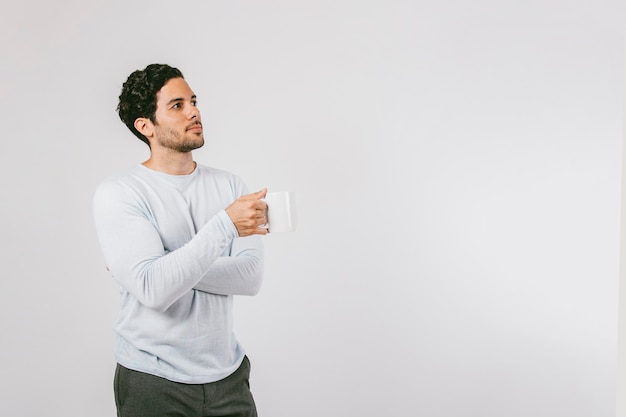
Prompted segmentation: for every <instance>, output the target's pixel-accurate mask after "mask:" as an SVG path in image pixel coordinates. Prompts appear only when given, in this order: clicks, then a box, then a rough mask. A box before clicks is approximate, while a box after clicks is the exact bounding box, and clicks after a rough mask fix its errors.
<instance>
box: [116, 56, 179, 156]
mask: <svg viewBox="0 0 626 417" xmlns="http://www.w3.org/2000/svg"><path fill="white" fill-rule="evenodd" d="M173 78H181V79H183V78H184V77H183V74H182V73H181V72H180V70H178V69H177V68H173V67H170V66H169V65H165V64H151V65H148V66H147V67H146V68H145V69H143V70H137V71H135V72H133V73H132V74H130V75H129V76H128V79H127V80H126V82H125V83H124V85H123V86H122V92H121V93H120V97H119V103H118V105H117V111H118V114H119V116H120V119H122V122H124V124H125V125H126V126H127V127H128V128H129V129H130V131H131V132H133V134H134V135H135V136H137V137H138V138H139V139H141V140H142V141H143V142H145V143H146V144H147V145H148V146H150V142H149V141H148V138H147V137H146V136H145V135H144V134H143V133H141V132H140V131H139V130H138V129H137V127H136V125H135V122H136V121H137V119H141V118H143V119H148V120H150V121H151V122H152V123H153V124H156V123H157V120H156V110H157V95H158V92H159V91H160V90H161V88H163V86H164V85H165V84H166V83H167V82H168V81H169V80H171V79H173Z"/></svg>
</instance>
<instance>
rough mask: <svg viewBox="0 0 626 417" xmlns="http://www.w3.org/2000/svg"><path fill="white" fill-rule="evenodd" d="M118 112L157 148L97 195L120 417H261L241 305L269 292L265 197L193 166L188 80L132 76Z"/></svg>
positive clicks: (164, 68)
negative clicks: (114, 310) (238, 328)
mask: <svg viewBox="0 0 626 417" xmlns="http://www.w3.org/2000/svg"><path fill="white" fill-rule="evenodd" d="M118 112H119V116H120V118H121V119H122V121H123V122H124V123H125V124H126V126H128V128H129V129H130V130H131V131H132V132H133V134H135V136H137V137H138V138H139V139H141V140H142V141H144V142H145V143H146V144H147V145H148V146H149V148H150V157H149V159H148V160H147V161H145V162H143V163H142V164H138V165H137V166H135V167H133V168H132V169H130V170H129V171H128V172H126V173H124V174H122V175H118V176H115V177H112V178H109V179H107V180H105V181H104V182H103V183H102V184H100V185H99V187H98V189H97V190H96V193H95V196H94V220H95V225H96V230H97V234H98V239H99V241H100V246H101V248H102V252H103V255H104V259H105V262H106V265H107V268H108V269H109V270H110V271H111V273H112V275H113V276H114V277H115V279H116V280H117V282H118V283H119V285H120V287H121V308H120V315H119V319H118V321H117V323H116V325H115V332H116V333H117V341H116V345H115V356H116V359H117V362H118V365H117V369H116V372H115V381H114V391H115V402H116V406H117V413H118V416H119V417H144V416H145V417H159V416H189V417H191V416H194V417H195V416H197V417H204V416H242V417H243V416H246V417H248V416H256V415H257V413H256V407H255V404H254V399H253V397H252V394H251V392H250V389H249V382H248V377H249V372H250V363H249V361H248V358H247V357H246V356H245V354H244V351H243V349H242V347H241V346H240V344H239V343H238V341H237V340H236V338H235V336H234V334H233V314H232V308H233V306H232V303H233V296H234V295H254V294H256V293H257V292H258V291H259V288H260V284H261V277H262V272H263V246H262V242H261V236H260V235H265V234H267V233H268V231H267V229H265V228H263V227H259V226H262V225H264V224H265V223H266V209H267V206H266V204H265V202H264V201H263V200H262V199H263V197H264V196H265V194H266V190H265V189H263V190H261V191H259V192H256V193H253V194H246V187H245V185H244V184H243V182H242V181H241V180H240V179H239V178H238V177H237V176H235V175H233V174H230V173H227V172H224V171H221V170H217V169H214V168H209V167H206V166H202V165H199V164H196V162H194V160H193V157H192V151H193V150H194V149H197V148H199V147H201V146H202V145H203V144H204V138H203V134H202V120H201V117H200V112H199V110H198V107H197V101H196V95H195V94H194V92H193V91H192V90H191V88H190V87H189V85H188V84H187V82H186V81H185V79H184V78H183V75H182V73H181V72H180V71H179V70H178V69H176V68H172V67H170V66H168V65H161V64H152V65H149V66H147V67H146V68H145V69H144V70H138V71H135V72H133V73H132V74H131V75H130V76H129V77H128V79H127V81H126V82H125V83H124V85H123V88H122V92H121V94H120V97H119V105H118Z"/></svg>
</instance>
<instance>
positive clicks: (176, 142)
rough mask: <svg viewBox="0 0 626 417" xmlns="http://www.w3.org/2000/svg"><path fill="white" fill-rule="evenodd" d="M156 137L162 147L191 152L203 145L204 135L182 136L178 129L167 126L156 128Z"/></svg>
mask: <svg viewBox="0 0 626 417" xmlns="http://www.w3.org/2000/svg"><path fill="white" fill-rule="evenodd" d="M156 139H157V141H158V142H159V144H160V145H161V146H162V147H164V148H167V149H171V150H173V151H176V152H180V153H187V152H191V151H193V150H194V149H198V148H201V147H202V146H203V145H204V137H203V136H202V135H194V134H189V135H185V136H182V135H181V134H180V133H179V132H178V131H176V130H174V129H168V128H163V129H161V128H157V135H156Z"/></svg>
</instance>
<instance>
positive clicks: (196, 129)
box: [187, 123, 202, 132]
mask: <svg viewBox="0 0 626 417" xmlns="http://www.w3.org/2000/svg"><path fill="white" fill-rule="evenodd" d="M187 130H191V131H194V132H202V123H194V124H192V125H191V126H189V127H188V128H187Z"/></svg>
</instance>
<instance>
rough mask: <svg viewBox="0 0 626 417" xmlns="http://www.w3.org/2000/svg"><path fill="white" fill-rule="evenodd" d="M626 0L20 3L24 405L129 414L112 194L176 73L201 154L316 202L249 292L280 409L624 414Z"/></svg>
mask: <svg viewBox="0 0 626 417" xmlns="http://www.w3.org/2000/svg"><path fill="white" fill-rule="evenodd" d="M624 6H625V5H624V4H623V2H622V1H618V0H581V1H571V0H525V1H514V0H504V1H503V0H474V1H461V0H443V1H438V2H435V1H425V0H415V1H408V0H405V1H402V0H385V1H383V0H367V1H364V0H360V1H356V0H334V1H330V0H322V1H312V0H304V1H287V0H283V1H278V0H271V1H252V0H248V1H233V0H228V1H227V0H221V1H195V2H192V1H177V2H165V1H147V0H146V1H135V2H130V1H122V0H119V1H109V2H106V1H104V0H91V1H85V0H74V1H70V0H62V1H56V2H46V1H43V0H39V1H28V0H26V1H23V2H14V3H13V4H8V2H5V3H3V4H2V10H1V12H0V28H1V30H2V36H1V37H0V42H1V44H0V46H1V49H0V52H1V53H0V98H1V100H0V118H1V119H0V121H1V126H2V132H1V141H0V169H1V170H2V175H1V176H0V181H1V190H2V197H1V198H0V211H1V212H0V214H1V216H0V218H1V220H0V221H1V222H2V223H1V227H2V229H1V236H2V239H1V240H0V241H1V243H0V244H1V245H2V246H1V250H0V265H1V266H2V275H3V276H2V279H1V281H0V282H1V283H0V286H1V287H0V331H1V334H2V343H1V348H0V353H1V354H2V359H3V360H2V362H3V364H2V368H1V369H2V370H1V373H0V375H1V376H0V381H1V382H0V415H2V416H12V417H13V416H26V417H31V416H33V417H35V416H42V415H46V416H64V417H84V416H90V417H105V416H106V417H110V416H113V415H114V414H115V408H114V404H113V392H112V378H113V369H114V365H115V364H114V360H113V353H112V346H113V338H114V335H113V332H112V326H113V323H114V321H115V318H116V313H117V308H118V294H117V288H116V287H115V283H114V281H113V279H112V278H111V277H110V276H109V274H107V272H106V271H105V269H104V264H103V260H102V258H101V255H100V252H99V248H98V245H97V241H96V237H95V233H94V229H93V225H92V219H91V197H92V194H93V191H94V189H95V187H96V185H97V184H98V183H99V182H100V181H101V180H103V179H104V178H105V177H107V176H109V175H112V174H115V173H117V172H119V171H121V170H124V169H126V168H128V167H130V166H132V165H134V164H136V163H139V162H142V161H143V160H145V159H147V157H148V152H147V151H148V150H147V147H146V146H145V145H144V144H143V143H141V142H140V141H139V140H137V139H135V138H134V137H133V136H132V135H131V134H130V132H128V131H127V129H126V127H125V126H124V125H123V124H122V123H121V122H120V121H119V120H118V119H117V114H116V113H115V106H116V105H117V96H118V94H119V91H120V87H121V84H122V82H123V81H124V80H125V79H126V77H127V76H128V74H129V73H130V72H132V71H134V70H135V69H139V68H144V67H145V66H146V65H147V64H149V63H152V62H162V63H168V64H171V65H174V66H176V67H179V68H180V69H181V70H182V71H183V73H184V74H185V77H186V79H187V80H188V82H189V83H190V85H191V86H192V88H193V89H194V90H195V91H196V93H197V94H198V96H199V98H200V108H201V110H202V112H203V119H204V124H205V128H206V138H207V144H206V145H205V147H204V148H203V149H201V150H199V151H197V152H196V153H195V158H196V160H197V161H198V162H200V163H203V164H207V165H211V166H215V167H218V168H221V169H226V170H229V171H232V172H235V173H237V174H238V175H240V176H241V177H242V178H243V179H244V180H245V181H246V182H247V183H248V185H249V187H250V189H251V190H255V189H259V188H261V187H265V186H267V187H268V188H270V190H274V191H278V190H291V191H295V192H296V193H297V198H298V222H299V229H298V231H297V232H295V233H291V234H275V235H271V236H269V237H267V238H266V249H267V260H266V274H265V283H264V287H263V289H262V291H261V293H260V294H259V295H258V296H256V297H252V298H240V299H238V300H237V301H236V332H237V334H238V336H239V338H240V340H241V341H242V343H243V344H244V346H245V347H246V349H247V351H248V354H249V356H250V358H251V360H252V364H253V375H252V381H251V382H252V389H253V392H254V394H255V397H256V399H257V404H258V408H259V413H260V415H261V416H262V417H294V416H298V417H312V416H342V417H343V416H367V417H369V416H417V415H420V416H428V417H438V416H444V417H460V416H476V417H492V416H493V417H503V416H506V417H517V416H524V417H526V416H533V417H543V416H545V417H555V416H564V417H609V416H613V415H614V413H615V379H616V368H615V367H616V356H617V280H618V253H619V211H620V208H619V201H620V168H621V161H620V155H621V139H622V123H623V114H624V106H623V102H624V33H625V24H624V23H625V22H624V16H625V7H624Z"/></svg>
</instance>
